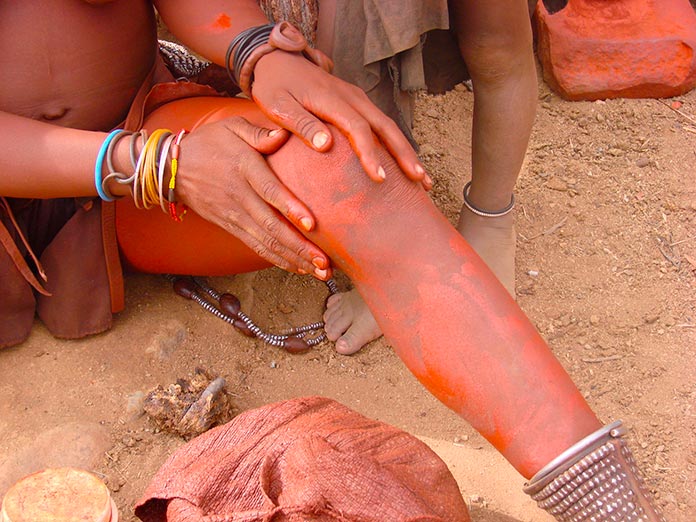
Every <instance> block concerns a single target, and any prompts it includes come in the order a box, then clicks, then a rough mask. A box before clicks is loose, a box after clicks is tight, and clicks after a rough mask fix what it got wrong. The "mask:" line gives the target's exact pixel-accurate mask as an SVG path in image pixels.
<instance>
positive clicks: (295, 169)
mask: <svg viewBox="0 0 696 522" xmlns="http://www.w3.org/2000/svg"><path fill="white" fill-rule="evenodd" d="M334 140H335V145H334V148H333V150H332V152H331V154H330V155H320V154H317V153H314V152H313V151H311V150H309V149H308V148H307V147H304V146H303V145H302V144H301V143H300V142H299V141H298V140H291V141H290V142H289V143H288V144H287V145H286V146H285V147H283V149H281V150H280V151H279V152H277V153H276V154H275V155H273V156H272V157H271V158H270V163H271V166H272V167H274V168H275V169H276V171H277V172H278V174H279V175H280V177H281V179H282V180H283V181H284V182H285V183H286V184H287V185H288V186H289V187H290V188H291V190H294V191H295V192H296V193H297V194H298V195H299V196H300V197H301V198H302V199H303V200H304V201H305V202H306V203H307V204H308V205H309V206H310V208H311V209H312V210H313V212H314V213H315V216H316V217H317V223H318V227H317V229H316V231H315V232H314V233H312V234H308V237H310V239H312V240H313V241H315V242H316V244H317V245H319V246H320V247H321V248H323V249H324V250H325V251H326V252H327V253H328V254H329V255H330V256H331V259H332V261H333V262H334V263H335V264H336V265H337V267H338V268H340V269H341V270H343V271H344V272H345V273H346V274H347V275H348V276H349V277H350V278H351V280H352V281H353V282H354V283H355V285H356V288H357V289H358V291H359V292H360V294H361V295H362V297H363V298H364V299H365V301H366V302H367V303H368V305H369V307H370V309H371V310H372V312H373V313H374V316H375V318H376V320H377V323H378V325H379V327H380V328H381V329H382V331H383V332H384V334H385V337H386V338H387V340H388V341H389V342H390V343H391V344H392V346H393V347H394V349H395V350H396V352H397V353H398V355H399V356H400V357H401V359H402V360H403V361H404V362H405V363H406V365H407V366H408V367H409V369H410V370H411V371H412V372H413V373H414V375H416V377H418V379H419V380H420V381H421V382H422V383H423V384H424V385H425V386H426V387H427V388H428V390H430V391H431V392H432V393H433V394H434V395H435V396H436V397H438V399H440V400H441V401H442V402H443V403H445V404H446V405H447V406H449V407H450V408H452V409H453V410H455V411H456V412H458V413H459V414H460V415H461V416H462V417H464V418H465V419H466V420H468V421H469V422H470V423H471V424H472V425H473V426H474V427H475V428H476V429H477V430H478V431H479V432H480V433H481V434H482V435H483V436H484V437H486V438H487V439H488V440H489V441H490V442H491V443H492V444H493V445H494V446H495V447H496V448H497V449H498V450H499V451H500V452H501V453H502V454H503V455H504V456H505V457H506V458H507V459H508V460H509V461H510V463H511V464H512V465H513V466H515V468H516V469H517V470H518V471H519V472H520V473H521V474H522V475H524V476H525V477H527V478H530V477H532V480H531V482H530V484H529V486H528V488H527V489H526V491H527V492H528V493H529V494H530V495H532V496H533V498H535V499H536V500H538V501H539V502H542V501H545V502H546V504H545V507H546V509H548V510H549V511H550V512H551V513H554V514H555V515H557V516H559V517H561V516H562V517H564V518H559V519H560V520H574V519H572V518H565V516H566V515H568V513H570V512H574V511H580V510H589V511H590V512H592V511H596V512H597V513H598V514H599V515H600V516H601V518H598V520H605V519H606V520H624V521H631V522H638V521H643V520H660V519H661V516H660V515H659V513H658V512H657V511H656V510H655V508H654V507H653V506H652V505H651V502H650V500H649V498H648V497H647V494H646V493H645V491H644V489H643V486H642V482H641V479H640V475H639V472H638V470H637V469H635V467H634V463H633V460H632V458H631V456H630V452H629V450H628V448H627V447H626V445H625V442H624V441H623V439H622V438H621V437H622V435H623V433H624V431H623V429H622V428H621V425H620V423H615V424H613V425H609V426H608V427H605V428H602V427H601V424H600V422H599V420H598V419H597V417H596V416H595V414H594V413H593V412H592V410H591V409H590V407H589V406H588V404H587V403H586V402H585V400H584V399H583V397H582V395H581V394H580V392H579V391H578V389H577V388H576V387H575V385H574V384H573V382H572V381H571V379H570V377H569V376H568V374H567V373H566V372H565V370H564V369H563V368H562V367H561V365H560V363H559V362H558V361H557V360H556V358H555V357H554V356H553V354H552V353H551V351H550V349H549V348H548V346H547V345H546V343H545V342H544V341H543V339H542V338H541V337H540V336H539V334H538V333H537V332H536V330H535V329H534V327H533V325H532V324H531V323H530V321H529V320H528V319H527V317H526V316H525V315H524V313H523V312H522V311H521V310H520V308H519V307H518V306H517V304H516V303H515V301H514V300H513V298H512V297H511V296H510V294H509V293H508V292H507V291H506V290H505V288H504V287H503V285H502V284H500V282H499V281H498V280H497V278H496V277H495V275H494V274H493V272H491V270H490V269H489V268H488V267H487V266H486V264H485V263H484V262H483V261H482V260H481V258H479V256H478V255H476V253H475V252H474V251H473V249H472V248H471V247H470V246H469V245H468V244H467V243H466V241H465V240H464V239H463V238H462V237H461V235H460V234H459V233H458V232H457V231H456V230H455V229H454V228H453V227H452V226H451V225H450V224H449V222H448V221H447V220H446V219H445V218H444V217H443V216H442V214H441V213H440V212H439V211H438V210H437V208H436V207H435V206H434V205H433V204H432V202H431V201H430V199H429V198H428V197H427V195H426V194H425V192H424V191H423V190H422V189H421V188H420V187H419V186H417V185H416V184H414V183H411V182H408V181H407V180H406V178H405V176H403V174H402V173H401V172H399V170H398V168H397V166H396V165H395V163H394V162H393V161H391V160H390V159H389V158H386V157H385V158H384V160H383V163H382V164H383V165H385V166H387V168H386V169H385V170H386V172H387V179H386V181H385V182H384V183H382V184H381V185H375V184H374V183H372V182H371V181H369V180H368V178H367V176H366V175H365V174H364V172H363V171H362V169H361V168H360V166H359V163H358V161H357V159H356V158H354V157H353V155H352V152H351V150H350V147H349V144H348V143H347V142H346V140H345V139H341V136H340V135H338V134H337V133H334ZM617 470H620V471H617ZM581 474H584V475H582V476H583V477H585V479H583V480H585V482H584V484H583V483H582V482H581V483H580V484H582V486H585V487H587V488H588V490H589V493H587V491H585V492H586V493H587V494H586V495H584V497H583V498H582V500H578V497H581V496H582V495H577V493H578V490H580V489H581V488H582V486H581V485H580V484H578V481H577V480H576V477H577V476H578V475H581ZM617 478H618V479H619V480H616V479H617ZM622 480H623V482H622ZM573 481H575V482H573ZM569 484H570V485H569ZM598 485H603V486H606V487H605V488H602V487H597V486H598ZM561 488H563V491H562V492H561V493H558V492H559V491H560V490H561ZM590 488H591V489H590ZM552 495H553V496H554V497H553V501H551V502H549V501H547V500H546V499H547V498H548V497H550V496H552ZM613 510H619V511H620V512H622V514H621V515H620V517H621V518H612V517H613V516H615V515H616V513H613Z"/></svg>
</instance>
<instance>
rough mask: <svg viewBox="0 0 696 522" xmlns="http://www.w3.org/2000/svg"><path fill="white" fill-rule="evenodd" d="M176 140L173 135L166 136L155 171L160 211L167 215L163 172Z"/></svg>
mask: <svg viewBox="0 0 696 522" xmlns="http://www.w3.org/2000/svg"><path fill="white" fill-rule="evenodd" d="M175 139H176V136H174V135H173V134H170V135H169V136H167V138H166V139H165V140H164V143H163V144H162V150H161V151H160V157H159V167H158V171H157V185H158V189H159V190H158V196H159V202H160V208H161V209H162V212H164V213H165V214H168V213H169V209H167V203H166V200H165V198H164V171H165V170H166V168H167V157H168V156H169V149H170V148H171V146H172V143H173V142H174V140H175Z"/></svg>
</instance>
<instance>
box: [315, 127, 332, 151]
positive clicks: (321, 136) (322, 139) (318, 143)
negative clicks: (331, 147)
mask: <svg viewBox="0 0 696 522" xmlns="http://www.w3.org/2000/svg"><path fill="white" fill-rule="evenodd" d="M327 141H329V135H328V134H326V133H325V132H322V131H319V132H317V133H316V134H315V135H314V137H313V138H312V145H314V146H315V147H316V148H317V149H320V148H322V147H323V146H324V145H326V142H327Z"/></svg>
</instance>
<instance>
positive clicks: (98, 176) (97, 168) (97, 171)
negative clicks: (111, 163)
mask: <svg viewBox="0 0 696 522" xmlns="http://www.w3.org/2000/svg"><path fill="white" fill-rule="evenodd" d="M122 132H124V130H123V129H116V130H113V131H111V132H110V133H109V135H108V136H107V137H106V138H105V139H104V141H103V142H102V144H101V148H100V149H99V153H98V154H97V161H96V162H95V163H94V186H95V188H96V189H97V194H99V197H100V198H101V199H102V200H103V201H114V198H113V197H109V195H108V194H106V193H105V192H104V189H103V188H102V170H103V168H104V157H105V156H106V151H107V149H108V148H109V143H111V140H113V139H114V138H115V137H116V136H118V135H119V134H121V133H122Z"/></svg>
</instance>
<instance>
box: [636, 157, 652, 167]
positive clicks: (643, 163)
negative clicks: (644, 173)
mask: <svg viewBox="0 0 696 522" xmlns="http://www.w3.org/2000/svg"><path fill="white" fill-rule="evenodd" d="M648 165H650V160H649V159H648V158H646V157H645V156H641V157H640V158H638V159H637V160H636V167H638V168H641V169H642V168H643V167H647V166H648Z"/></svg>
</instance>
